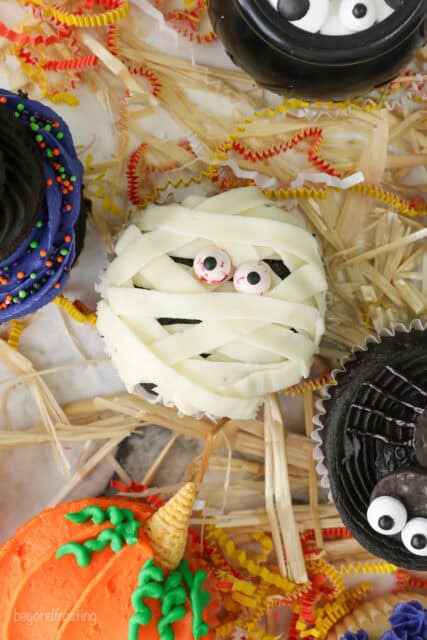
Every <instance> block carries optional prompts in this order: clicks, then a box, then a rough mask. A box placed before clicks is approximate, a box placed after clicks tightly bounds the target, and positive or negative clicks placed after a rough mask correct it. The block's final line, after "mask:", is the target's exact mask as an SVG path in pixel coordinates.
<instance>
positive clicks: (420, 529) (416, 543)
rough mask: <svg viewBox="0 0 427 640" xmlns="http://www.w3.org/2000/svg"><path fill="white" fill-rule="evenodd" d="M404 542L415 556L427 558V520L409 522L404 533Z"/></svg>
mask: <svg viewBox="0 0 427 640" xmlns="http://www.w3.org/2000/svg"><path fill="white" fill-rule="evenodd" d="M402 542H403V544H404V545H405V547H406V549H407V550H408V551H409V552H410V553H412V554H413V555H414V556H427V519H426V518H412V520H409V522H408V524H407V525H406V526H405V527H404V529H403V531H402Z"/></svg>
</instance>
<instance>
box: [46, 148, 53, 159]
mask: <svg viewBox="0 0 427 640" xmlns="http://www.w3.org/2000/svg"><path fill="white" fill-rule="evenodd" d="M46 155H47V157H48V158H53V153H52V149H46Z"/></svg>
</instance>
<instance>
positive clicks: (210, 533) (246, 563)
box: [206, 526, 304, 593]
mask: <svg viewBox="0 0 427 640" xmlns="http://www.w3.org/2000/svg"><path fill="white" fill-rule="evenodd" d="M206 535H207V538H208V539H209V540H211V539H215V540H216V541H217V542H218V543H219V545H220V546H221V547H222V549H223V550H224V551H225V553H226V554H227V556H228V557H229V558H232V559H234V560H235V561H236V562H237V563H238V564H239V565H240V566H241V567H242V568H244V569H246V571H247V572H248V573H249V575H250V576H252V577H254V578H261V580H263V581H264V582H266V583H268V584H271V585H274V586H275V587H277V588H279V589H282V590H283V591H285V592H286V593H292V592H295V591H296V590H297V589H300V590H301V591H303V589H304V587H302V588H301V587H300V585H297V584H296V583H294V582H291V581H290V580H287V579H286V578H282V576H280V575H279V574H278V573H273V572H272V571H270V570H269V569H267V568H266V567H263V566H261V565H259V564H257V563H256V562H254V561H253V560H251V559H249V558H248V556H247V555H246V552H245V551H238V550H237V549H236V545H235V544H234V542H233V541H232V540H230V539H229V538H228V537H227V535H226V533H225V532H224V531H223V530H222V529H218V528H217V527H212V526H210V527H208V528H207V533H206Z"/></svg>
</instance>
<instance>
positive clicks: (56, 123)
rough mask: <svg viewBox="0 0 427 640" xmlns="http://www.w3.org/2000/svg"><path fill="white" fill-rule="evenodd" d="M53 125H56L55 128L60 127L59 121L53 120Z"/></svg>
mask: <svg viewBox="0 0 427 640" xmlns="http://www.w3.org/2000/svg"><path fill="white" fill-rule="evenodd" d="M52 127H55V129H57V128H58V127H59V122H56V121H55V122H52Z"/></svg>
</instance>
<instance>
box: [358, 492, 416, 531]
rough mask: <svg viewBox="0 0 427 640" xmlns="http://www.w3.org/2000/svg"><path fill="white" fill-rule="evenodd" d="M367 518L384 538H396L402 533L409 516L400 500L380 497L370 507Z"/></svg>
mask: <svg viewBox="0 0 427 640" xmlns="http://www.w3.org/2000/svg"><path fill="white" fill-rule="evenodd" d="M367 518H368V522H369V525H370V527H371V528H372V529H373V530H374V531H376V532H377V533H381V534H382V535H383V536H394V535H396V533H400V531H402V529H403V527H404V526H405V524H406V521H407V519H408V514H407V513H406V509H405V507H404V506H403V504H402V503H401V502H400V500H397V499H396V498H392V497H391V496H380V497H379V498H375V500H373V501H372V502H371V504H370V505H369V509H368V513H367Z"/></svg>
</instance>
